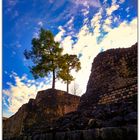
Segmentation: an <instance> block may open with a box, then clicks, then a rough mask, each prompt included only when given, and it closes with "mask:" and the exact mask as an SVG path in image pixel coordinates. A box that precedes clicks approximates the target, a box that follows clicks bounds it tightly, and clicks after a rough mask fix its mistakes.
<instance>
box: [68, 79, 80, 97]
mask: <svg viewBox="0 0 140 140" xmlns="http://www.w3.org/2000/svg"><path fill="white" fill-rule="evenodd" d="M70 91H71V93H72V94H74V95H80V94H81V92H82V90H81V89H80V87H79V85H78V84H77V83H76V82H75V81H74V83H73V84H72V86H71V88H70Z"/></svg>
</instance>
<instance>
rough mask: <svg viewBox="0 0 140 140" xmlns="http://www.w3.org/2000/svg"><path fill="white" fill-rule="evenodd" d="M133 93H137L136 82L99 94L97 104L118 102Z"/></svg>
mask: <svg viewBox="0 0 140 140" xmlns="http://www.w3.org/2000/svg"><path fill="white" fill-rule="evenodd" d="M134 95H137V84H133V85H129V86H127V87H124V88H120V89H116V90H113V91H110V92H108V93H105V94H103V95H100V97H99V98H100V99H99V101H98V104H110V103H118V102H120V101H122V100H124V99H125V100H127V99H128V98H131V97H133V96H134Z"/></svg>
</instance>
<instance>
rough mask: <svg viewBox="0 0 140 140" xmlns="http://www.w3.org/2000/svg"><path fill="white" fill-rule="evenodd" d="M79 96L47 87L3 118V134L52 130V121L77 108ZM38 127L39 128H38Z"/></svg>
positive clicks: (14, 134)
mask: <svg viewBox="0 0 140 140" xmlns="http://www.w3.org/2000/svg"><path fill="white" fill-rule="evenodd" d="M79 100H80V97H78V96H75V95H71V94H68V93H66V92H64V91H60V90H53V89H48V90H44V91H40V92H38V94H37V96H36V99H30V100H29V102H28V103H27V104H24V105H23V106H22V107H21V108H20V109H19V110H18V112H17V113H16V114H15V115H13V116H12V117H10V118H8V119H5V122H4V126H3V129H4V135H11V136H18V135H21V134H22V133H31V132H32V133H33V131H38V132H41V131H44V130H47V129H48V131H49V130H50V131H52V129H53V127H50V128H49V124H51V122H52V121H54V120H56V119H58V118H59V117H62V116H64V114H66V113H69V112H72V111H75V110H76V109H77V106H78V103H79ZM38 128H39V129H38Z"/></svg>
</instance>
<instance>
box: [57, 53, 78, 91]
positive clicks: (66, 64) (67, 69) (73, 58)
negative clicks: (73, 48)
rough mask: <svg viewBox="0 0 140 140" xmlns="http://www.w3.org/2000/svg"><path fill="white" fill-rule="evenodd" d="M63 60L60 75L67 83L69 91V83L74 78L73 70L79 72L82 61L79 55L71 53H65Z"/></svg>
mask: <svg viewBox="0 0 140 140" xmlns="http://www.w3.org/2000/svg"><path fill="white" fill-rule="evenodd" d="M62 62H63V63H62V65H61V70H60V72H59V77H60V78H61V79H62V80H63V81H64V82H65V83H66V84H67V92H69V84H70V83H71V81H73V80H74V77H73V76H72V75H71V70H73V69H75V71H76V72H78V71H79V70H80V69H81V63H80V61H79V58H78V57H77V55H69V54H65V55H63V57H62Z"/></svg>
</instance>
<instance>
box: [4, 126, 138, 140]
mask: <svg viewBox="0 0 140 140" xmlns="http://www.w3.org/2000/svg"><path fill="white" fill-rule="evenodd" d="M132 139H133V140H136V139H137V127H136V126H134V125H133V126H128V127H108V128H96V129H89V130H80V131H79V130H76V131H71V132H58V133H42V134H36V135H32V136H29V135H24V136H20V137H16V138H14V137H13V138H7V139H3V140H132Z"/></svg>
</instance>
